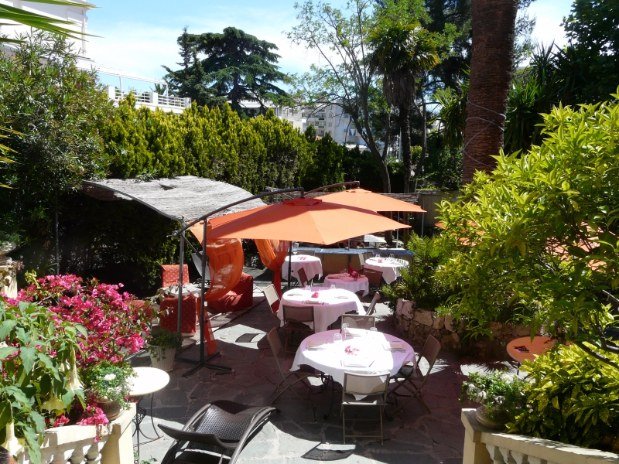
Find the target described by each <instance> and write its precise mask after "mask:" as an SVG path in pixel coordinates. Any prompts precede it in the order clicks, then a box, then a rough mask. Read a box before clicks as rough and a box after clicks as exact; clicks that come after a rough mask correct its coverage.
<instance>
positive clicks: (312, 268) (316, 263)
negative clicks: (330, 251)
mask: <svg viewBox="0 0 619 464" xmlns="http://www.w3.org/2000/svg"><path fill="white" fill-rule="evenodd" d="M288 258H290V257H289V256H286V260H285V261H284V264H282V279H285V280H288ZM291 268H292V270H291V273H290V275H291V276H292V277H294V278H295V279H297V280H299V274H298V272H297V271H298V270H299V269H300V268H303V269H305V274H307V278H308V279H310V280H311V279H313V278H314V277H315V276H318V278H320V277H322V263H321V262H320V258H318V257H316V256H312V255H292V264H291Z"/></svg>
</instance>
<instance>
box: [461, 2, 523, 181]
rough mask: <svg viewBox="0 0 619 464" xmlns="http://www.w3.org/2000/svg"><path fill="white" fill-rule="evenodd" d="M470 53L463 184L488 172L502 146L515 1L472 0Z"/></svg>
mask: <svg viewBox="0 0 619 464" xmlns="http://www.w3.org/2000/svg"><path fill="white" fill-rule="evenodd" d="M471 10H472V26H473V51H472V57H471V76H470V87H469V95H468V101H467V105H466V114H467V116H466V126H465V129H464V160H463V165H464V169H463V174H462V181H463V183H467V182H470V181H471V180H472V179H473V174H474V172H475V171H477V170H482V171H487V172H490V171H492V170H493V169H494V167H495V166H496V160H495V159H493V158H492V156H495V155H497V154H498V153H499V149H500V148H501V147H502V145H503V126H504V123H505V110H506V106H507V92H508V90H509V83H510V80H511V76H512V67H513V61H514V53H513V51H514V33H515V23H516V13H517V11H518V0H473V2H472V8H471Z"/></svg>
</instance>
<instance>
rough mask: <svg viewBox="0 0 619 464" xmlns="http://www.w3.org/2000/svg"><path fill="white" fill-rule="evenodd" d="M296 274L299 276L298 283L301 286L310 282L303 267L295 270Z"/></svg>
mask: <svg viewBox="0 0 619 464" xmlns="http://www.w3.org/2000/svg"><path fill="white" fill-rule="evenodd" d="M297 275H298V276H299V284H301V287H305V286H306V285H309V284H310V281H309V279H308V278H307V272H305V268H304V267H300V268H299V269H298V270H297Z"/></svg>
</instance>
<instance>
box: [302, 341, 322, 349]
mask: <svg viewBox="0 0 619 464" xmlns="http://www.w3.org/2000/svg"><path fill="white" fill-rule="evenodd" d="M306 346H307V348H308V349H309V350H316V349H318V348H322V343H321V342H320V340H308V341H307V345H306Z"/></svg>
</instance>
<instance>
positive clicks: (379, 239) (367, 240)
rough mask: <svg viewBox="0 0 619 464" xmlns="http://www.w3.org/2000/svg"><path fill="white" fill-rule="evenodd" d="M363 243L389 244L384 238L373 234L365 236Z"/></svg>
mask: <svg viewBox="0 0 619 464" xmlns="http://www.w3.org/2000/svg"><path fill="white" fill-rule="evenodd" d="M363 241H364V242H365V243H387V240H385V239H384V238H382V237H378V236H376V235H371V234H365V235H364V236H363Z"/></svg>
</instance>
